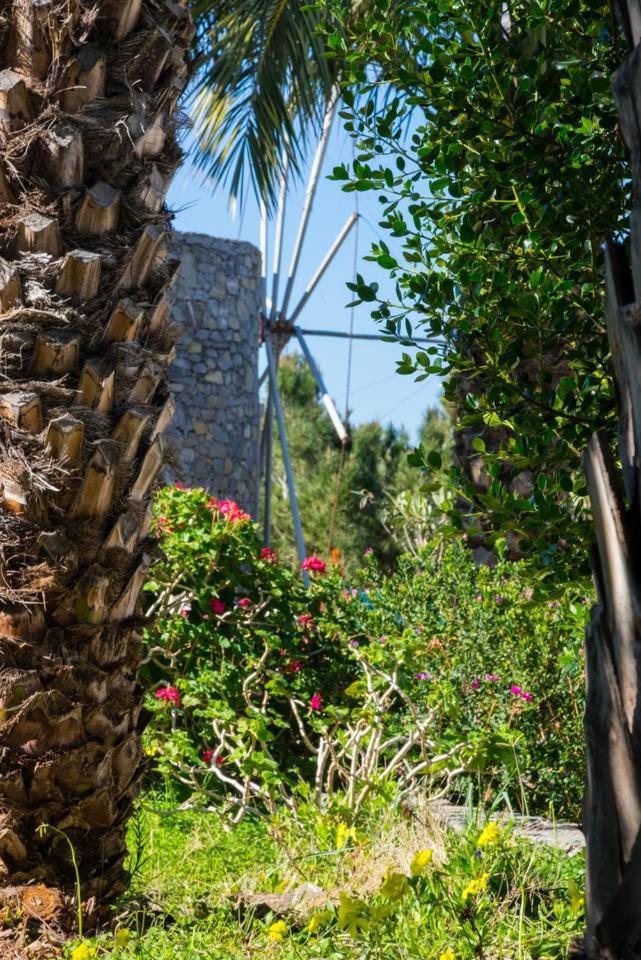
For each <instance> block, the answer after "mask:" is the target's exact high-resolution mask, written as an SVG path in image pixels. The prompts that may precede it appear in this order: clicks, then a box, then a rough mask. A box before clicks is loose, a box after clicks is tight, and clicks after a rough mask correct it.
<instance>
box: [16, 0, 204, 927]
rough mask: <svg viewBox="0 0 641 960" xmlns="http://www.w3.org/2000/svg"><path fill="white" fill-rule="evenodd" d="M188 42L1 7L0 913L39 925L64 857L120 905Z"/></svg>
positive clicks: (139, 12)
mask: <svg viewBox="0 0 641 960" xmlns="http://www.w3.org/2000/svg"><path fill="white" fill-rule="evenodd" d="M192 35H193V27H192V23H191V20H190V16H189V13H188V11H187V9H186V6H185V4H184V3H181V2H174V0H97V2H95V3H86V2H83V0H12V2H9V0H0V48H1V50H2V56H1V59H0V68H1V69H0V147H1V150H0V811H2V822H1V823H0V899H1V893H2V890H3V889H4V890H12V891H15V890H17V891H19V895H20V896H21V897H22V904H21V910H22V913H23V914H24V915H27V914H29V915H30V916H31V917H32V918H36V919H38V920H40V921H41V922H42V923H43V924H50V923H52V922H53V921H54V919H55V918H56V917H59V918H60V917H63V916H64V915H65V912H66V908H65V907H64V903H65V898H69V897H70V896H71V897H72V896H73V893H74V883H75V877H74V870H73V865H72V862H71V857H70V847H69V843H71V844H72V845H73V848H74V850H75V854H76V858H77V863H78V870H79V874H80V881H81V885H82V895H83V899H86V900H87V901H88V902H89V901H91V900H92V899H95V901H96V902H97V903H101V902H103V903H104V902H109V901H110V900H111V899H113V897H114V896H115V895H117V894H118V893H119V892H121V891H122V889H123V886H124V874H123V861H124V858H125V853H126V849H125V828H126V822H127V818H128V816H129V813H130V810H131V806H132V803H133V800H134V797H135V795H136V792H137V790H138V786H139V782H140V776H141V771H142V768H143V759H142V752H141V744H140V737H141V730H142V727H143V725H144V721H143V717H142V712H141V692H140V688H139V685H138V682H137V670H138V665H139V660H140V652H141V642H140V628H141V623H142V620H141V617H140V592H141V588H142V585H143V581H144V577H145V573H146V571H147V569H148V566H149V563H150V559H151V557H152V556H153V543H152V542H150V539H149V528H150V498H151V495H152V491H153V488H154V485H155V483H156V481H157V478H158V474H159V471H160V470H161V468H162V466H163V462H164V461H165V459H166V456H167V455H168V447H167V444H166V441H165V439H164V437H163V431H164V429H165V428H166V426H167V424H168V421H169V419H170V414H171V410H172V406H171V400H170V397H169V393H168V386H167V378H166V371H167V366H168V363H169V362H170V360H171V356H172V349H173V339H174V332H173V329H172V327H171V325H170V318H169V305H170V301H171V291H170V288H171V284H172V280H173V277H174V275H175V273H176V270H177V264H176V263H175V262H174V261H170V260H169V259H168V257H167V237H168V229H169V221H170V214H169V212H168V210H167V208H166V205H165V193H166V190H167V188H168V186H169V181H170V179H171V176H172V174H173V172H174V170H175V169H176V167H177V165H178V163H179V160H180V149H179V147H178V144H177V131H178V130H179V128H180V126H181V124H183V123H184V118H183V117H182V116H181V114H180V111H179V110H178V109H177V102H178V99H179V97H180V94H181V92H182V89H183V87H184V85H185V83H186V80H187V51H188V49H189V45H190V42H191V39H192ZM43 823H47V824H50V825H52V827H54V828H57V829H55V830H48V831H44V832H42V831H41V832H40V833H39V832H38V829H37V828H38V827H39V826H40V825H41V824H43ZM58 831H60V832H58ZM20 891H22V892H21V893H20ZM38 911H40V912H38ZM72 912H73V911H72ZM45 913H46V916H45Z"/></svg>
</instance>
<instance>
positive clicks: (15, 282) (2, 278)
mask: <svg viewBox="0 0 641 960" xmlns="http://www.w3.org/2000/svg"><path fill="white" fill-rule="evenodd" d="M21 303H22V284H21V282H20V274H19V273H18V271H17V270H16V268H15V266H14V264H13V263H9V262H8V261H7V260H3V259H2V258H1V257H0V311H2V312H4V311H5V310H11V308H12V307H17V306H19V305H20V304H21Z"/></svg>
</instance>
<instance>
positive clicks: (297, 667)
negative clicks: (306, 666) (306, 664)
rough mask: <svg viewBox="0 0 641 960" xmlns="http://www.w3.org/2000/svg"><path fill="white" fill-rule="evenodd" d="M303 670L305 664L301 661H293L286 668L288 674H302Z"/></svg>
mask: <svg viewBox="0 0 641 960" xmlns="http://www.w3.org/2000/svg"><path fill="white" fill-rule="evenodd" d="M302 669H303V664H302V663H301V662H300V660H292V662H291V663H288V664H287V665H286V667H285V670H286V672H287V673H300V672H301V670H302Z"/></svg>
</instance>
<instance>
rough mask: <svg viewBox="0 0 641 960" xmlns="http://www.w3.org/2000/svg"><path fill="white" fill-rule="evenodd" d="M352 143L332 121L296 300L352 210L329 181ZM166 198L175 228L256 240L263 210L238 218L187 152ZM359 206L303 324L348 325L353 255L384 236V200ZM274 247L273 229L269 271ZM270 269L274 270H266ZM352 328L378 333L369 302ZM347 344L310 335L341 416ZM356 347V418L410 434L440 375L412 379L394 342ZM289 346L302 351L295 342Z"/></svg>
mask: <svg viewBox="0 0 641 960" xmlns="http://www.w3.org/2000/svg"><path fill="white" fill-rule="evenodd" d="M351 155H352V144H351V140H350V139H349V138H348V136H347V134H345V133H344V131H343V130H342V129H341V126H340V120H338V121H336V122H335V125H334V129H333V132H332V135H331V139H330V143H329V146H328V150H327V155H326V158H325V165H324V170H323V175H322V177H321V180H320V183H319V186H318V191H317V193H316V200H315V203H314V209H313V211H312V215H311V219H310V225H309V229H308V233H307V239H306V241H305V247H304V248H303V253H302V256H301V260H300V266H299V270H298V275H297V282H296V285H295V287H294V293H293V297H292V300H291V303H292V304H296V303H297V302H298V299H299V297H300V295H301V294H302V292H303V290H304V289H305V286H306V285H307V282H308V280H309V279H310V278H311V276H312V274H313V273H314V271H315V270H316V267H317V266H318V264H319V263H320V261H321V260H322V258H323V257H324V255H325V254H326V252H327V250H328V249H329V247H330V245H331V244H332V242H333V241H334V239H335V237H336V236H337V234H338V232H339V231H340V229H341V227H342V226H343V224H344V223H345V220H346V219H347V217H348V216H349V214H350V213H351V212H352V211H353V210H354V204H355V197H356V194H354V193H343V192H342V191H341V189H340V185H339V184H338V183H333V182H331V181H328V180H327V179H326V177H327V174H328V173H329V172H331V169H332V167H334V166H336V165H337V164H338V163H340V162H342V161H345V162H348V161H349V160H350V158H351ZM304 192H305V184H304V183H301V184H299V183H296V184H294V185H293V187H292V189H290V192H289V196H288V201H287V209H288V216H287V219H286V229H285V241H284V255H283V261H284V268H285V269H284V271H283V272H284V273H285V274H286V268H287V266H288V265H289V258H290V254H291V249H292V246H293V241H294V236H295V234H296V229H297V227H298V220H299V216H300V211H301V208H302V203H303V196H304ZM168 202H169V205H170V207H171V208H173V209H174V210H175V211H176V219H175V226H176V229H178V230H194V231H198V232H202V233H208V234H211V235H212V236H217V237H229V238H233V239H241V240H247V241H249V242H250V243H254V244H255V245H256V246H258V242H259V235H258V230H259V216H258V209H257V206H256V204H255V202H254V201H253V199H252V200H250V201H248V202H247V204H246V206H245V209H244V210H243V211H242V212H241V214H240V215H238V216H236V217H235V218H234V217H233V216H232V213H231V212H230V210H229V207H228V202H227V197H226V195H225V193H224V191H223V190H220V189H219V190H218V191H217V192H213V191H212V188H211V186H210V185H208V184H206V183H203V180H202V175H201V174H200V173H197V172H196V171H195V170H194V169H193V167H191V165H190V163H189V158H187V160H186V162H185V165H184V166H183V167H182V169H181V170H180V171H179V173H178V175H177V176H176V178H175V180H174V182H173V184H172V187H171V189H170V191H169V197H168ZM358 206H359V212H360V214H361V217H360V219H359V223H358V228H357V230H356V229H354V230H352V232H351V234H350V236H349V237H348V239H347V240H346V242H345V244H344V245H343V247H342V249H341V251H340V252H339V254H338V255H337V256H336V258H335V260H334V261H333V263H332V265H331V267H330V268H329V270H328V271H327V273H326V274H325V276H324V277H323V279H322V281H321V283H320V284H319V286H318V287H317V288H316V291H315V293H314V295H313V296H312V298H311V299H310V301H309V303H308V304H307V306H306V307H305V309H304V311H303V313H302V314H301V316H300V318H299V321H298V322H299V324H300V326H302V327H307V328H310V329H325V330H345V331H347V330H349V324H350V311H349V310H347V309H346V304H347V303H348V302H349V300H350V299H351V295H350V292H349V291H348V290H347V288H346V286H345V284H346V282H347V281H349V280H351V279H352V276H353V272H354V258H355V255H356V257H357V258H358V259H359V260H360V259H361V258H362V257H363V256H364V255H365V254H367V252H368V251H369V247H370V244H371V243H372V241H373V240H375V239H376V238H377V237H378V236H379V230H378V227H377V222H378V219H379V205H378V201H377V199H376V195H375V194H374V193H359V194H358ZM272 251H273V230H272V232H271V234H270V249H269V254H268V257H269V259H268V265H269V272H271V257H272ZM359 270H360V272H361V273H362V274H363V275H364V276H365V277H366V278H368V279H376V280H378V281H379V282H382V281H384V279H385V277H384V274H383V271H381V270H380V269H379V268H378V267H377V266H376V264H371V263H362V262H361V263H360V265H359ZM268 275H269V273H268ZM281 290H282V287H281ZM354 329H355V330H356V331H357V332H360V333H375V332H376V330H377V328H376V325H375V324H374V322H373V321H372V320H371V318H370V316H369V309H368V307H367V305H363V306H361V307H358V308H356V309H355V310H354ZM348 342H349V341H346V340H330V339H328V338H320V337H318V338H313V339H312V338H311V337H310V338H309V340H308V343H309V345H310V347H311V349H312V353H313V354H314V356H315V358H316V361H317V363H318V365H319V366H320V368H321V370H322V373H323V376H324V378H325V382H326V383H327V387H328V390H329V392H330V393H331V395H332V397H333V398H334V400H335V402H336V403H337V406H338V408H339V410H340V411H341V414H342V412H343V410H344V406H345V394H346V386H347V367H348ZM352 343H353V353H352V372H351V386H350V409H351V411H352V422H354V423H362V422H364V421H367V420H380V421H382V422H383V423H387V422H389V421H391V422H393V423H395V424H397V425H403V426H405V427H406V429H407V430H408V431H409V432H410V435H411V436H412V438H414V436H415V434H416V430H417V428H418V426H419V424H420V420H421V416H422V413H423V411H424V410H425V408H426V407H427V406H430V405H434V404H435V403H436V402H437V399H438V394H439V387H440V385H439V381H438V380H437V379H429V380H426V381H423V382H422V383H419V384H417V383H415V382H414V380H413V379H412V378H411V377H401V376H400V375H399V374H397V373H396V363H395V361H396V359H397V358H398V357H399V356H400V353H401V352H402V348H400V347H397V346H396V345H395V344H389V343H379V342H369V341H361V340H355V341H352ZM289 349H298V348H297V347H293V346H290V348H289Z"/></svg>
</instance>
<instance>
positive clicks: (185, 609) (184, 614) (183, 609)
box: [180, 607, 189, 617]
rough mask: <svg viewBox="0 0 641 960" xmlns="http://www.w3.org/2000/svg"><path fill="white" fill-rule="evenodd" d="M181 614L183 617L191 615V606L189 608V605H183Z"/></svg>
mask: <svg viewBox="0 0 641 960" xmlns="http://www.w3.org/2000/svg"><path fill="white" fill-rule="evenodd" d="M180 616H181V617H188V616H189V608H188V607H183V608H182V610H181V611H180Z"/></svg>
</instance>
